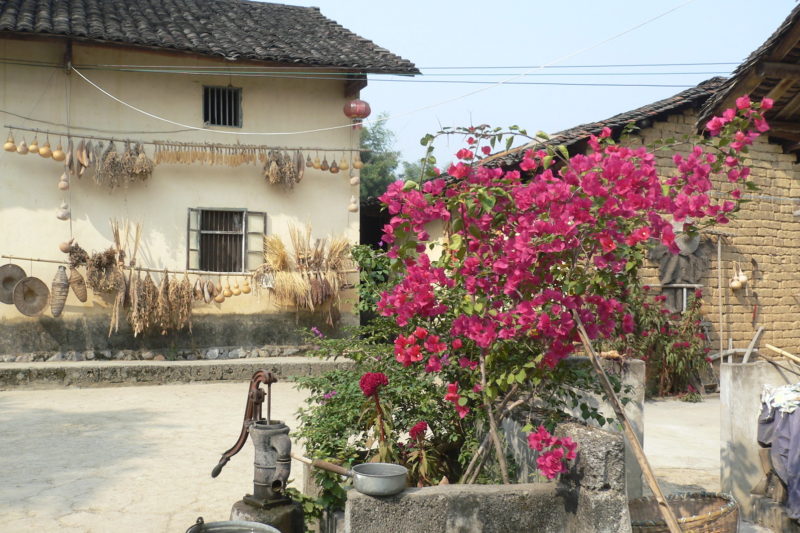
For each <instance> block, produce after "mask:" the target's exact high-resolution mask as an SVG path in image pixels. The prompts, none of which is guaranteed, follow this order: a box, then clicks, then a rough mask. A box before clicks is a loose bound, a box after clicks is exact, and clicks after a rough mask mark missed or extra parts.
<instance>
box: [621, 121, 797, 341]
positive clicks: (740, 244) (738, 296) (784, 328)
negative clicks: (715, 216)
mask: <svg viewBox="0 0 800 533" xmlns="http://www.w3.org/2000/svg"><path fill="white" fill-rule="evenodd" d="M767 118H768V119H769V115H768V116H767ZM696 120H697V117H696V114H695V112H694V111H693V110H689V111H686V112H683V113H676V114H675V115H672V116H669V117H668V118H667V120H665V121H659V122H655V123H654V124H653V126H652V127H649V128H643V129H642V130H640V131H639V132H638V137H636V138H633V139H629V140H628V141H627V142H628V143H634V144H635V143H638V142H644V143H645V144H649V143H651V142H653V141H655V140H657V139H668V138H670V137H674V138H677V139H680V138H681V137H682V136H683V135H686V134H693V133H694V132H695V123H696ZM678 151H680V152H685V151H686V150H685V147H684V149H681V148H680V147H679V148H678ZM673 153H674V150H673V151H664V152H662V153H658V154H657V155H658V157H657V163H658V165H659V167H660V169H661V170H662V172H674V170H673V169H674V165H673V164H672V158H671V155H672V154H673ZM745 161H746V162H747V163H748V164H749V165H750V166H751V168H752V176H753V180H754V181H755V183H756V184H757V185H758V186H759V190H758V191H754V192H752V193H749V194H748V193H746V191H744V190H743V193H745V194H744V195H745V196H746V197H748V199H750V200H751V201H750V202H749V203H745V204H743V205H742V209H741V210H740V211H739V213H737V214H736V218H735V220H732V221H731V223H729V224H726V225H719V226H717V227H716V228H715V229H717V230H721V231H724V232H729V233H732V234H733V236H731V237H726V238H724V239H723V246H722V264H721V265H720V264H718V262H717V254H716V242H717V238H718V237H717V236H714V235H707V236H705V237H704V238H707V239H711V241H712V242H713V244H714V248H713V252H712V254H711V261H710V265H709V269H708V271H707V273H706V275H705V276H704V277H703V279H702V281H701V283H702V285H703V294H704V296H703V308H702V312H703V314H704V316H705V317H706V319H707V320H708V321H709V322H711V324H712V331H711V334H712V337H711V346H712V350H713V351H716V350H717V348H718V346H719V336H720V334H721V335H722V339H723V341H724V346H725V348H727V346H728V338H733V344H734V347H736V348H746V347H747V345H748V344H749V343H750V340H751V339H752V337H753V335H754V334H755V332H756V330H757V329H758V327H759V326H764V327H765V331H764V335H763V337H762V340H761V346H762V347H763V345H764V343H769V344H772V345H774V346H778V347H779V348H783V349H785V350H789V351H790V352H793V353H797V354H800V216H795V215H794V214H793V213H794V212H795V211H798V210H800V174H798V171H799V170H800V169H798V165H797V163H796V158H795V156H794V155H791V154H784V153H783V151H782V149H781V147H780V146H779V145H776V144H771V143H769V142H768V138H767V136H762V137H759V139H757V140H756V141H755V142H754V144H753V146H751V147H750V152H749V154H748V157H747V158H746V160H745ZM732 188H733V186H732V185H731V184H730V183H728V182H727V181H720V182H717V183H715V190H716V191H718V192H722V193H727V192H729V191H730V190H731V189H732ZM724 196H725V197H727V194H724ZM735 261H736V262H738V263H739V265H740V266H741V268H742V269H743V270H744V272H745V273H746V274H747V276H748V278H750V282H749V287H748V290H747V291H745V290H744V289H740V290H737V291H733V290H732V289H730V288H729V287H728V283H729V281H730V279H731V277H732V276H733V272H734V262H735ZM720 268H721V269H722V279H723V288H722V312H723V319H722V324H720V319H719V304H718V301H719V300H718V297H719V291H718V289H717V272H718V269H720ZM642 279H643V282H644V283H647V284H650V285H652V286H653V287H657V286H658V283H659V282H658V265H656V264H652V263H648V265H647V267H646V268H645V269H643V271H642ZM756 306H757V307H756ZM754 312H755V320H754Z"/></svg>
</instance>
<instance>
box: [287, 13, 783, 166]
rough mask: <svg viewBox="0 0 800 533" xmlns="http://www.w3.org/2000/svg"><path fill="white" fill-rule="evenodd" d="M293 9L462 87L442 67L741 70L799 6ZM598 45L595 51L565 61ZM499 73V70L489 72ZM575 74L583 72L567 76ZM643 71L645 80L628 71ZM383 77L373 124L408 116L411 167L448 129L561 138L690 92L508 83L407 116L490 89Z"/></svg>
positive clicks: (684, 80) (406, 154)
mask: <svg viewBox="0 0 800 533" xmlns="http://www.w3.org/2000/svg"><path fill="white" fill-rule="evenodd" d="M286 3H290V4H296V5H306V6H318V7H319V8H320V9H321V11H322V14H323V15H325V16H327V17H328V18H331V19H333V20H335V21H337V22H338V23H340V24H342V25H343V26H344V27H346V28H348V29H350V30H352V31H354V32H356V33H357V34H359V35H361V36H362V37H365V38H367V39H370V40H372V41H374V42H375V43H377V44H378V45H380V46H382V47H384V48H388V49H389V50H391V51H392V52H394V53H396V54H398V55H401V56H402V57H404V58H406V59H409V60H411V61H413V62H414V63H415V64H416V65H417V66H418V67H419V68H420V70H422V72H423V75H422V76H418V77H417V78H416V79H418V80H442V79H449V80H458V79H464V78H458V77H454V76H451V75H450V76H447V77H439V76H438V75H441V74H444V73H446V74H453V73H455V72H460V71H452V70H450V71H447V70H435V69H434V68H433V67H464V66H472V67H490V66H493V67H516V68H506V69H493V70H480V71H477V70H473V71H471V72H472V73H473V74H476V73H481V74H483V75H481V76H474V75H473V76H470V77H469V78H467V79H469V80H472V81H492V80H494V81H496V80H499V79H504V78H509V77H511V76H513V75H514V74H518V73H521V72H523V71H525V70H528V69H525V68H520V67H538V66H540V65H543V64H550V63H553V62H556V63H555V64H556V65H559V66H561V65H608V64H624V65H629V64H654V63H699V62H715V63H716V62H723V63H736V64H738V63H739V62H741V61H742V60H743V59H744V58H746V57H747V56H748V55H749V54H750V52H752V51H753V50H754V49H756V48H757V47H758V46H760V45H761V44H762V43H763V42H764V40H765V39H766V38H767V37H769V35H771V34H772V32H773V31H774V30H775V29H776V28H777V27H778V25H779V24H780V23H781V22H782V21H783V20H784V19H785V18H786V16H787V15H788V14H789V12H790V11H791V9H792V8H793V7H794V6H795V5H796V4H795V2H794V1H793V0H760V1H758V2H754V1H752V0H694V1H691V0H690V1H689V2H686V0H662V1H652V0H615V1H611V2H597V1H578V0H563V1H561V2H552V1H548V2H541V1H533V0H531V1H522V0H519V1H508V0H506V1H503V0H495V1H474V0H460V1H458V2H452V1H437V0H426V1H419V0H404V1H393V2H384V1H378V0H372V1H362V0H347V1H342V0H312V1H309V2H305V1H292V0H287V2H286ZM677 6H681V7H680V8H679V9H677V10H675V11H674V12H672V13H670V14H668V15H666V16H664V17H662V18H660V19H658V20H655V21H653V22H650V23H649V24H647V25H645V26H643V27H640V28H638V29H635V30H633V31H631V32H630V33H627V34H625V35H623V36H620V37H618V38H616V39H614V40H612V41H610V42H606V43H604V44H600V45H599V46H596V45H598V43H601V42H603V41H605V40H607V39H609V38H611V37H614V36H615V35H617V34H619V33H621V32H624V31H626V30H629V29H631V28H633V27H634V26H636V25H638V24H640V23H642V22H644V21H646V20H648V19H651V18H653V17H655V16H657V15H659V14H662V13H664V12H666V11H668V10H670V9H672V8H675V7H677ZM588 47H593V48H592V49H590V50H585V51H583V52H581V53H578V54H576V55H574V56H573V57H570V58H569V59H565V60H561V59H562V58H564V57H565V56H568V55H571V54H574V53H575V52H579V51H581V50H584V49H586V48H588ZM733 68H735V65H704V66H668V67H667V66H664V67H616V68H586V67H580V68H574V69H540V70H533V71H531V72H530V75H529V76H526V77H525V78H521V79H517V80H515V81H518V82H520V81H521V82H547V83H563V82H566V83H617V84H619V83H623V84H662V85H681V86H689V85H696V84H697V83H699V82H700V81H702V80H705V79H708V78H710V77H713V76H714V75H727V74H728V73H730V71H731V70H733ZM492 72H494V73H498V72H499V73H501V74H500V75H499V76H498V75H493V76H485V74H487V73H492ZM567 72H568V73H572V74H581V75H580V76H578V75H570V76H566V75H564V74H565V73H567ZM610 73H615V74H616V75H611V74H610ZM633 73H641V74H636V75H630V74H633ZM654 73H669V74H659V75H656V74H654ZM685 73H691V74H685ZM555 74H557V75H555ZM587 74H592V75H587ZM379 79H381V80H383V79H387V77H383V76H381V77H375V76H372V77H371V79H370V83H369V86H368V87H367V88H366V89H364V90H363V91H362V98H363V99H365V100H367V101H368V102H369V103H370V105H371V107H372V110H373V116H376V115H377V114H378V113H380V112H388V113H389V114H390V115H398V117H397V118H394V119H392V120H391V121H389V122H388V127H389V128H390V129H392V130H393V131H394V132H396V134H397V143H396V149H398V150H400V151H401V152H402V155H403V158H404V159H407V160H412V159H416V158H419V157H420V156H421V155H422V153H421V147H420V146H419V143H418V141H419V139H420V138H421V137H422V136H423V135H424V134H425V133H427V132H435V131H437V130H438V129H439V128H440V126H454V125H469V124H470V123H473V124H481V123H489V124H492V125H496V126H508V125H511V124H519V125H520V126H522V127H524V128H527V129H528V130H529V131H531V132H535V131H538V130H544V131H547V132H555V131H558V130H561V129H565V128H569V127H572V126H576V125H578V124H581V123H584V122H590V121H593V120H599V119H603V118H606V117H609V116H612V115H614V114H616V113H620V112H623V111H627V110H630V109H634V108H636V107H639V106H641V105H644V104H647V103H650V102H653V101H656V100H659V99H662V98H665V97H668V96H670V95H672V94H675V93H677V92H680V91H681V90H683V89H682V88H681V87H592V86H555V85H506V86H499V87H491V88H489V89H487V90H485V91H483V92H481V93H479V94H475V95H472V96H469V97H466V98H463V99H459V100H456V101H453V102H450V103H447V104H444V105H439V106H436V107H432V108H430V109H426V110H424V111H420V112H416V113H413V114H409V115H404V116H400V115H403V114H404V113H407V112H408V111H411V110H414V109H417V108H421V107H425V106H429V105H432V104H436V103H438V102H442V101H445V100H450V99H453V98H456V97H459V96H461V95H464V94H466V93H469V92H472V91H475V90H477V89H480V88H485V87H489V86H488V85H462V84H456V83H427V82H423V83H418V82H415V83H402V82H395V81H379ZM394 79H398V78H394ZM400 79H402V78H400ZM458 147H460V143H457V142H454V143H453V144H452V145H450V146H446V145H440V147H439V149H438V150H437V153H438V154H439V156H440V158H441V157H442V155H447V156H449V155H450V154H451V153H452V152H453V151H455V150H456V149H457V148H458Z"/></svg>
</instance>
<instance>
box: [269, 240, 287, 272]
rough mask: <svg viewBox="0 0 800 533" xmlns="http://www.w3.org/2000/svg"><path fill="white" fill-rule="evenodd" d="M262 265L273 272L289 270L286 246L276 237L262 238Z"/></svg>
mask: <svg viewBox="0 0 800 533" xmlns="http://www.w3.org/2000/svg"><path fill="white" fill-rule="evenodd" d="M264 263H265V264H266V265H267V266H269V268H270V269H271V270H272V271H273V272H278V271H281V270H288V269H289V253H288V252H287V251H286V246H285V245H284V244H283V241H282V240H281V238H280V237H278V236H277V235H266V236H265V237H264Z"/></svg>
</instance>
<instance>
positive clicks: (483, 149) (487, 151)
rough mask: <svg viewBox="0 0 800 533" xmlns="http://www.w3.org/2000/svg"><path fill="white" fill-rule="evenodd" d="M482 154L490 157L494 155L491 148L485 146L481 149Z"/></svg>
mask: <svg viewBox="0 0 800 533" xmlns="http://www.w3.org/2000/svg"><path fill="white" fill-rule="evenodd" d="M481 152H483V155H489V154H490V153H492V149H491V148H490V147H489V146H483V147H481Z"/></svg>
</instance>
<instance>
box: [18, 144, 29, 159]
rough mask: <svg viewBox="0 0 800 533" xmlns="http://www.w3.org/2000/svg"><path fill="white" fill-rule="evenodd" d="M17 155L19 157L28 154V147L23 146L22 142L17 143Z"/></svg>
mask: <svg viewBox="0 0 800 533" xmlns="http://www.w3.org/2000/svg"><path fill="white" fill-rule="evenodd" d="M17 153H18V154H20V155H25V154H27V153H28V145H27V144H25V141H24V140H23V141H22V142H21V143H19V146H17Z"/></svg>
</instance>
